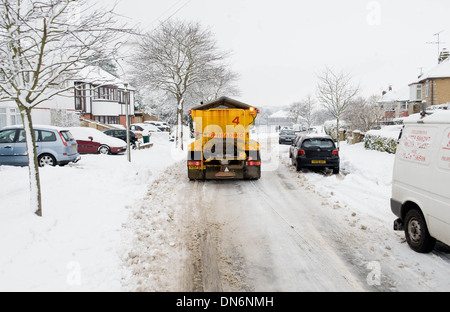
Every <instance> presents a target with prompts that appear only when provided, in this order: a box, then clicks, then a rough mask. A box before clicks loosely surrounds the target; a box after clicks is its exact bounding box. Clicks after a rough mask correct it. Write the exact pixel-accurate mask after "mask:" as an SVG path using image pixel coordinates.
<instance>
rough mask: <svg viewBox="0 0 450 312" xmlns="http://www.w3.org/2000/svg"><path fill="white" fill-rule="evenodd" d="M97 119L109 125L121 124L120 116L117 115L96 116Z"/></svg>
mask: <svg viewBox="0 0 450 312" xmlns="http://www.w3.org/2000/svg"><path fill="white" fill-rule="evenodd" d="M95 121H98V122H101V123H103V124H108V125H118V124H120V118H119V117H116V116H95Z"/></svg>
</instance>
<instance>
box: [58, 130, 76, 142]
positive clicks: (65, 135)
mask: <svg viewBox="0 0 450 312" xmlns="http://www.w3.org/2000/svg"><path fill="white" fill-rule="evenodd" d="M61 134H62V136H63V138H64V140H66V142H71V141H75V138H74V137H73V135H72V133H70V132H69V131H61Z"/></svg>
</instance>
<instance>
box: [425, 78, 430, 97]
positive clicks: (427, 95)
mask: <svg viewBox="0 0 450 312" xmlns="http://www.w3.org/2000/svg"><path fill="white" fill-rule="evenodd" d="M429 96H430V82H429V81H427V82H426V83H425V97H429Z"/></svg>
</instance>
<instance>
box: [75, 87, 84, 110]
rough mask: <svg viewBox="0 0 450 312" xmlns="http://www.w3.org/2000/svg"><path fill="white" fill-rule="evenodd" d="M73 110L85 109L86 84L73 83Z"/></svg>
mask: <svg viewBox="0 0 450 312" xmlns="http://www.w3.org/2000/svg"><path fill="white" fill-rule="evenodd" d="M75 110H77V111H82V112H85V111H86V84H83V83H81V82H76V83H75Z"/></svg>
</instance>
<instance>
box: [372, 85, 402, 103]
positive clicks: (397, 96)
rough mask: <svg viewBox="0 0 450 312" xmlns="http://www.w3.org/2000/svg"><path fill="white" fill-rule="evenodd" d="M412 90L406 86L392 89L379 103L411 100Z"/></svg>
mask: <svg viewBox="0 0 450 312" xmlns="http://www.w3.org/2000/svg"><path fill="white" fill-rule="evenodd" d="M409 97H410V90H409V87H404V88H401V89H399V90H395V91H394V90H392V91H389V92H388V93H386V94H385V95H383V97H382V98H381V99H380V100H379V101H378V103H392V102H404V101H409Z"/></svg>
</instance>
